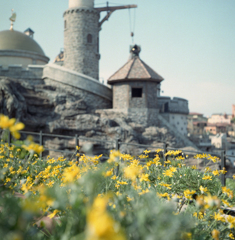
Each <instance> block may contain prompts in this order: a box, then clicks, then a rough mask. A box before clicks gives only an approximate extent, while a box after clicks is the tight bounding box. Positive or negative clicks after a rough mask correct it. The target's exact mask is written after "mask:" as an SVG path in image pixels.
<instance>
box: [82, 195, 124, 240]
mask: <svg viewBox="0 0 235 240" xmlns="http://www.w3.org/2000/svg"><path fill="white" fill-rule="evenodd" d="M107 203H108V197H107V196H104V197H96V199H95V200H94V203H93V205H92V207H91V209H90V210H89V211H88V214H87V226H86V240H94V239H95V240H108V239H112V240H125V239H126V238H125V236H124V234H123V232H122V230H121V227H120V225H119V223H118V222H115V221H114V219H113V218H112V217H111V216H110V215H109V214H108V212H107V211H106V206H107Z"/></svg>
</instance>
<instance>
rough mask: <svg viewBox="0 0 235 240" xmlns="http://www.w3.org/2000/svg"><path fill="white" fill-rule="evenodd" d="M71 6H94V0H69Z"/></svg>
mask: <svg viewBox="0 0 235 240" xmlns="http://www.w3.org/2000/svg"><path fill="white" fill-rule="evenodd" d="M69 8H94V0H69Z"/></svg>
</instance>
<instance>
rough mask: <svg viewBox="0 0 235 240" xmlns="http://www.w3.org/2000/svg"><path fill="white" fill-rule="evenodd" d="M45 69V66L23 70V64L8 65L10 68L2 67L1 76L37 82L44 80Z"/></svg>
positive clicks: (33, 66)
mask: <svg viewBox="0 0 235 240" xmlns="http://www.w3.org/2000/svg"><path fill="white" fill-rule="evenodd" d="M43 68H44V65H28V67H27V68H23V67H22V65H21V64H14V65H8V67H2V66H1V65H0V76H4V77H11V78H17V79H24V80H25V79H32V80H37V79H41V78H42V75H43Z"/></svg>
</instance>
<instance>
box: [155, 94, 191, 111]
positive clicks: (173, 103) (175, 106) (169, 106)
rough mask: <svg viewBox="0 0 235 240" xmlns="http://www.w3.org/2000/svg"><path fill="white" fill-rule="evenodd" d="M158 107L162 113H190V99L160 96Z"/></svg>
mask: <svg viewBox="0 0 235 240" xmlns="http://www.w3.org/2000/svg"><path fill="white" fill-rule="evenodd" d="M158 108H159V109H160V113H181V114H188V113H189V109H188V100H186V99H184V98H178V97H173V99H171V98H170V97H163V96H161V97H158Z"/></svg>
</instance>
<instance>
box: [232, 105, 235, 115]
mask: <svg viewBox="0 0 235 240" xmlns="http://www.w3.org/2000/svg"><path fill="white" fill-rule="evenodd" d="M232 117H233V118H235V105H234V104H233V105H232Z"/></svg>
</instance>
